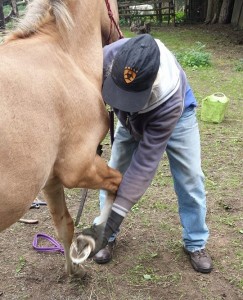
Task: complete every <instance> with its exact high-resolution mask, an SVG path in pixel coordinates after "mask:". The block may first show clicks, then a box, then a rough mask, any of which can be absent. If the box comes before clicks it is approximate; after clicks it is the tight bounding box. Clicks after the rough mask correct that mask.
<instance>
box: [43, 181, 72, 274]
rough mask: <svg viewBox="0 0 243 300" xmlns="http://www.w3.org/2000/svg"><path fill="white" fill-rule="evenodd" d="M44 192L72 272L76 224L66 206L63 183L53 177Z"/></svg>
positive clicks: (68, 271) (68, 267)
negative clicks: (72, 251)
mask: <svg viewBox="0 0 243 300" xmlns="http://www.w3.org/2000/svg"><path fill="white" fill-rule="evenodd" d="M43 192H44V196H45V199H46V200H47V204H48V208H49V210H50V213H51V216H52V219H53V222H54V225H55V229H56V233H57V236H58V238H59V239H60V240H61V241H62V242H63V246H64V251H65V258H66V270H67V273H68V274H71V273H72V262H71V259H70V245H71V243H72V238H73V232H74V224H73V220H72V218H71V216H70V214H69V212H68V209H67V206H66V202H65V195H64V188H63V185H62V184H61V182H60V181H59V179H57V178H54V179H51V180H49V181H48V183H47V185H46V186H45V188H44V190H43Z"/></svg>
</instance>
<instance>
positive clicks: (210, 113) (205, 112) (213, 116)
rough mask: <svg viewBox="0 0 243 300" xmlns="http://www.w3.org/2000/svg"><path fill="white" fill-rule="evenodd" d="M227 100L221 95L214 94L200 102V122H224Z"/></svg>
mask: <svg viewBox="0 0 243 300" xmlns="http://www.w3.org/2000/svg"><path fill="white" fill-rule="evenodd" d="M228 104H229V99H228V98H227V97H226V96H225V95H224V94H223V93H214V94H212V95H210V96H207V97H206V98H204V99H203V100H202V108H201V120H202V121H204V122H210V123H221V122H222V121H223V120H224V116H225V112H226V110H227V107H228Z"/></svg>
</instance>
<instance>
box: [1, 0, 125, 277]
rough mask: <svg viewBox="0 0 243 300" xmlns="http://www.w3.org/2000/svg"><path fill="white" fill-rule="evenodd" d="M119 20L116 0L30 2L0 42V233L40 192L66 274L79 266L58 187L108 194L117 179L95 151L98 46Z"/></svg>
mask: <svg viewBox="0 0 243 300" xmlns="http://www.w3.org/2000/svg"><path fill="white" fill-rule="evenodd" d="M118 18H119V16H118V7H117V1H116V0H105V1H103V0H92V1H90V0H33V1H32V2H30V4H29V5H28V7H27V12H26V14H25V16H24V18H23V19H22V20H21V21H20V23H19V24H18V26H17V28H16V29H15V30H13V32H11V33H9V34H8V35H7V36H6V39H5V41H4V43H3V44H2V45H0V57H1V59H0V78H1V80H0V91H1V101H0V132H1V134H0V174H1V180H0V231H3V230H4V229H6V228H7V227H9V226H11V225H12V224H14V223H15V222H17V221H18V220H19V219H20V218H21V217H22V216H23V215H24V214H25V213H26V212H27V211H28V209H29V207H30V205H31V203H32V202H33V200H34V199H35V198H36V196H37V195H38V194H39V192H40V191H43V194H44V197H45V199H46V201H47V205H48V208H49V211H50V214H51V216H52V220H53V223H54V227H55V230H56V234H57V236H58V238H59V239H60V240H61V241H62V243H63V248H64V252H65V266H66V271H67V273H68V274H78V275H79V272H80V274H82V271H80V270H81V269H82V268H80V266H77V264H75V263H73V262H72V259H71V256H70V246H71V244H72V240H73V235H74V224H73V220H72V218H71V216H70V214H69V212H68V209H67V206H66V203H65V195H64V187H65V188H69V189H71V188H88V189H105V190H107V191H108V192H109V194H110V195H111V198H112V197H113V198H114V193H116V191H117V189H118V186H119V184H120V182H121V178H122V176H121V174H120V173H119V172H118V171H117V170H114V169H112V168H110V167H108V165H107V163H106V162H105V160H103V159H102V158H101V157H100V156H99V155H97V147H98V145H99V144H100V142H101V141H102V140H103V139H104V137H105V136H106V134H107V132H108V129H109V117H108V112H107V110H106V108H105V104H104V102H103V99H102V96H101V87H102V69H103V57H102V55H103V53H102V47H103V46H104V45H105V44H107V43H111V42H113V41H116V40H118V39H119V38H120V34H121V33H120V31H119V27H118V25H117V24H118ZM106 218H107V214H106Z"/></svg>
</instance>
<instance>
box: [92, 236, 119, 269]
mask: <svg viewBox="0 0 243 300" xmlns="http://www.w3.org/2000/svg"><path fill="white" fill-rule="evenodd" d="M114 246H115V241H113V242H109V243H108V245H107V246H106V247H105V248H103V249H101V250H100V251H99V252H98V253H96V254H95V256H94V257H93V260H94V261H95V262H96V263H97V264H106V263H108V262H110V261H111V260H112V254H113V250H114Z"/></svg>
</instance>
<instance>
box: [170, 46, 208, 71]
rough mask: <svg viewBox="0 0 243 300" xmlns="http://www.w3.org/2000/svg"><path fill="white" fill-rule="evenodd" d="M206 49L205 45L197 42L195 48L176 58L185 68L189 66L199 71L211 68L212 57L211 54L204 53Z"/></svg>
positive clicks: (178, 54) (181, 53) (177, 55)
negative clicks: (199, 69) (202, 68)
mask: <svg viewBox="0 0 243 300" xmlns="http://www.w3.org/2000/svg"><path fill="white" fill-rule="evenodd" d="M204 48H205V45H203V44H202V43H201V42H196V46H195V47H193V48H191V49H188V50H185V51H183V52H179V53H176V58H177V59H178V61H179V62H180V64H181V65H182V66H183V67H185V66H188V67H192V68H194V69H197V68H201V67H207V66H210V65H211V55H210V53H208V52H206V51H204Z"/></svg>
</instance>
